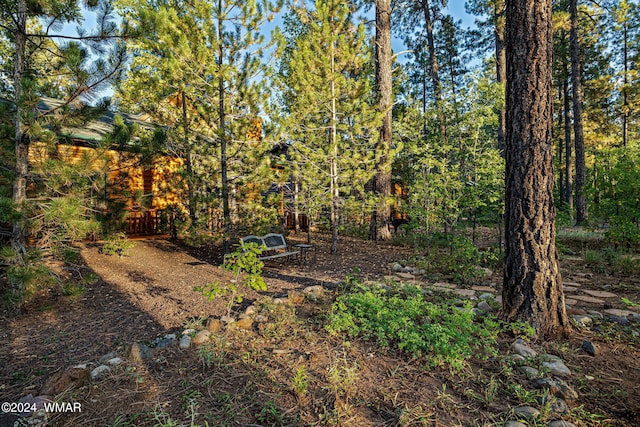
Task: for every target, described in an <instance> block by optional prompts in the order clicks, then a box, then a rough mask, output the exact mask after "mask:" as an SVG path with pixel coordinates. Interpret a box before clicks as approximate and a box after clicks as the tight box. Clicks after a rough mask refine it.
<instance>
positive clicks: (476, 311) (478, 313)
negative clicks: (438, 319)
mask: <svg viewBox="0 0 640 427" xmlns="http://www.w3.org/2000/svg"><path fill="white" fill-rule="evenodd" d="M456 308H457V309H460V310H464V308H463V307H458V306H456ZM471 312H472V313H473V315H474V316H475V317H482V316H484V315H485V314H487V313H486V312H485V311H483V310H480V309H479V308H478V307H473V308H472V309H471Z"/></svg>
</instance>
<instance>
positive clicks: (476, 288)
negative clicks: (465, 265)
mask: <svg viewBox="0 0 640 427" xmlns="http://www.w3.org/2000/svg"><path fill="white" fill-rule="evenodd" d="M471 289H473V290H474V291H476V292H486V293H488V294H489V295H490V296H491V297H493V293H492V292H495V291H496V290H495V289H493V288H492V287H491V286H484V285H474V286H472V287H471Z"/></svg>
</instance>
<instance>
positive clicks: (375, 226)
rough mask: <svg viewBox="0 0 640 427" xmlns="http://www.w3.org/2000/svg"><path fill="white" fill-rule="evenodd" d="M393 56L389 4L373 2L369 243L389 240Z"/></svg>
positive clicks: (383, 1)
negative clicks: (377, 119)
mask: <svg viewBox="0 0 640 427" xmlns="http://www.w3.org/2000/svg"><path fill="white" fill-rule="evenodd" d="M392 64H393V56H392V51H391V0H376V91H377V96H378V109H379V110H380V112H381V114H382V115H383V116H382V125H381V126H380V134H379V136H378V143H377V147H376V148H377V151H378V152H379V153H380V154H379V155H380V158H379V159H378V164H377V172H376V175H375V177H374V192H375V194H376V196H377V197H378V204H377V206H376V210H375V211H374V212H373V213H372V215H371V223H370V233H369V238H370V239H371V240H389V239H391V207H390V205H389V197H390V196H391V109H392V105H393V100H392V96H393V95H392V75H391V72H392V70H391V68H392Z"/></svg>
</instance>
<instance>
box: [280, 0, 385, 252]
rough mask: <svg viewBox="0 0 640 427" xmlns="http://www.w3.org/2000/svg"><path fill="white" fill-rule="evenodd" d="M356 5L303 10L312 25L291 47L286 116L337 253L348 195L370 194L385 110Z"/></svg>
mask: <svg viewBox="0 0 640 427" xmlns="http://www.w3.org/2000/svg"><path fill="white" fill-rule="evenodd" d="M354 11H355V8H354V6H353V5H352V4H350V3H347V2H344V1H338V0H317V1H316V2H315V9H314V10H306V9H297V13H298V16H299V19H300V22H301V23H302V25H303V26H304V27H305V28H304V30H303V31H302V32H301V33H300V35H299V37H297V38H296V39H295V48H294V49H293V50H292V51H291V52H290V54H289V58H288V59H289V63H288V65H287V67H286V70H287V74H286V75H285V78H286V81H287V82H288V83H289V84H290V85H291V86H290V91H289V92H288V96H287V97H286V98H285V102H286V103H287V105H286V110H287V111H288V117H287V120H286V123H285V127H286V132H287V134H288V138H289V140H290V141H291V145H290V150H291V157H292V161H293V162H294V163H297V167H298V168H299V171H300V172H299V175H300V179H301V186H302V187H303V193H306V194H307V202H308V203H318V204H321V205H322V206H323V207H326V208H327V209H328V210H329V216H330V219H329V224H330V228H331V234H332V244H331V252H332V253H336V252H337V250H338V227H339V225H340V222H341V214H342V212H343V207H344V203H345V200H347V199H353V198H356V197H359V198H362V197H364V193H365V192H364V186H365V183H367V182H368V181H369V180H370V179H371V178H372V177H373V174H374V173H375V167H374V166H375V160H376V156H375V149H374V140H375V138H376V136H377V135H378V130H377V129H378V128H379V125H380V120H379V116H380V115H379V113H378V112H377V109H376V108H375V106H372V105H370V102H369V101H370V98H371V90H372V88H371V85H370V79H369V78H368V76H367V75H366V74H365V73H364V72H365V70H366V65H367V64H368V63H369V61H370V48H369V46H367V44H366V35H365V32H364V25H363V24H360V25H358V26H355V25H354V24H353V23H352V17H353V13H354Z"/></svg>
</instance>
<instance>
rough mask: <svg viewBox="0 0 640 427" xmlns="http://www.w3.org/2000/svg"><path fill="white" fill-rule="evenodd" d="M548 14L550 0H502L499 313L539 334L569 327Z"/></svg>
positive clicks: (553, 333) (552, 333)
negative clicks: (558, 238) (558, 241)
mask: <svg viewBox="0 0 640 427" xmlns="http://www.w3.org/2000/svg"><path fill="white" fill-rule="evenodd" d="M551 13H552V12H551V1H544V2H540V1H537V0H514V1H511V2H508V3H507V38H506V41H507V96H506V100H507V139H506V142H507V145H506V165H507V170H506V171H507V173H506V183H505V184H506V185H505V187H506V200H505V242H506V246H505V268H504V289H503V292H502V296H503V316H504V317H505V318H506V319H507V320H509V321H514V320H520V321H526V322H529V323H530V324H531V325H532V326H533V327H534V328H535V329H536V332H537V335H538V337H539V338H541V339H545V338H553V337H557V336H562V335H565V334H567V333H568V332H569V331H570V330H571V325H570V323H569V319H568V316H567V312H566V308H565V305H564V294H563V291H562V278H561V276H560V268H559V265H558V253H557V250H556V247H555V232H556V229H555V214H556V212H555V206H554V204H553V183H554V179H553V170H552V158H551V153H552V150H551V143H552V127H553V118H552V92H551V77H552V75H551V65H552V39H551V38H552V16H551Z"/></svg>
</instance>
